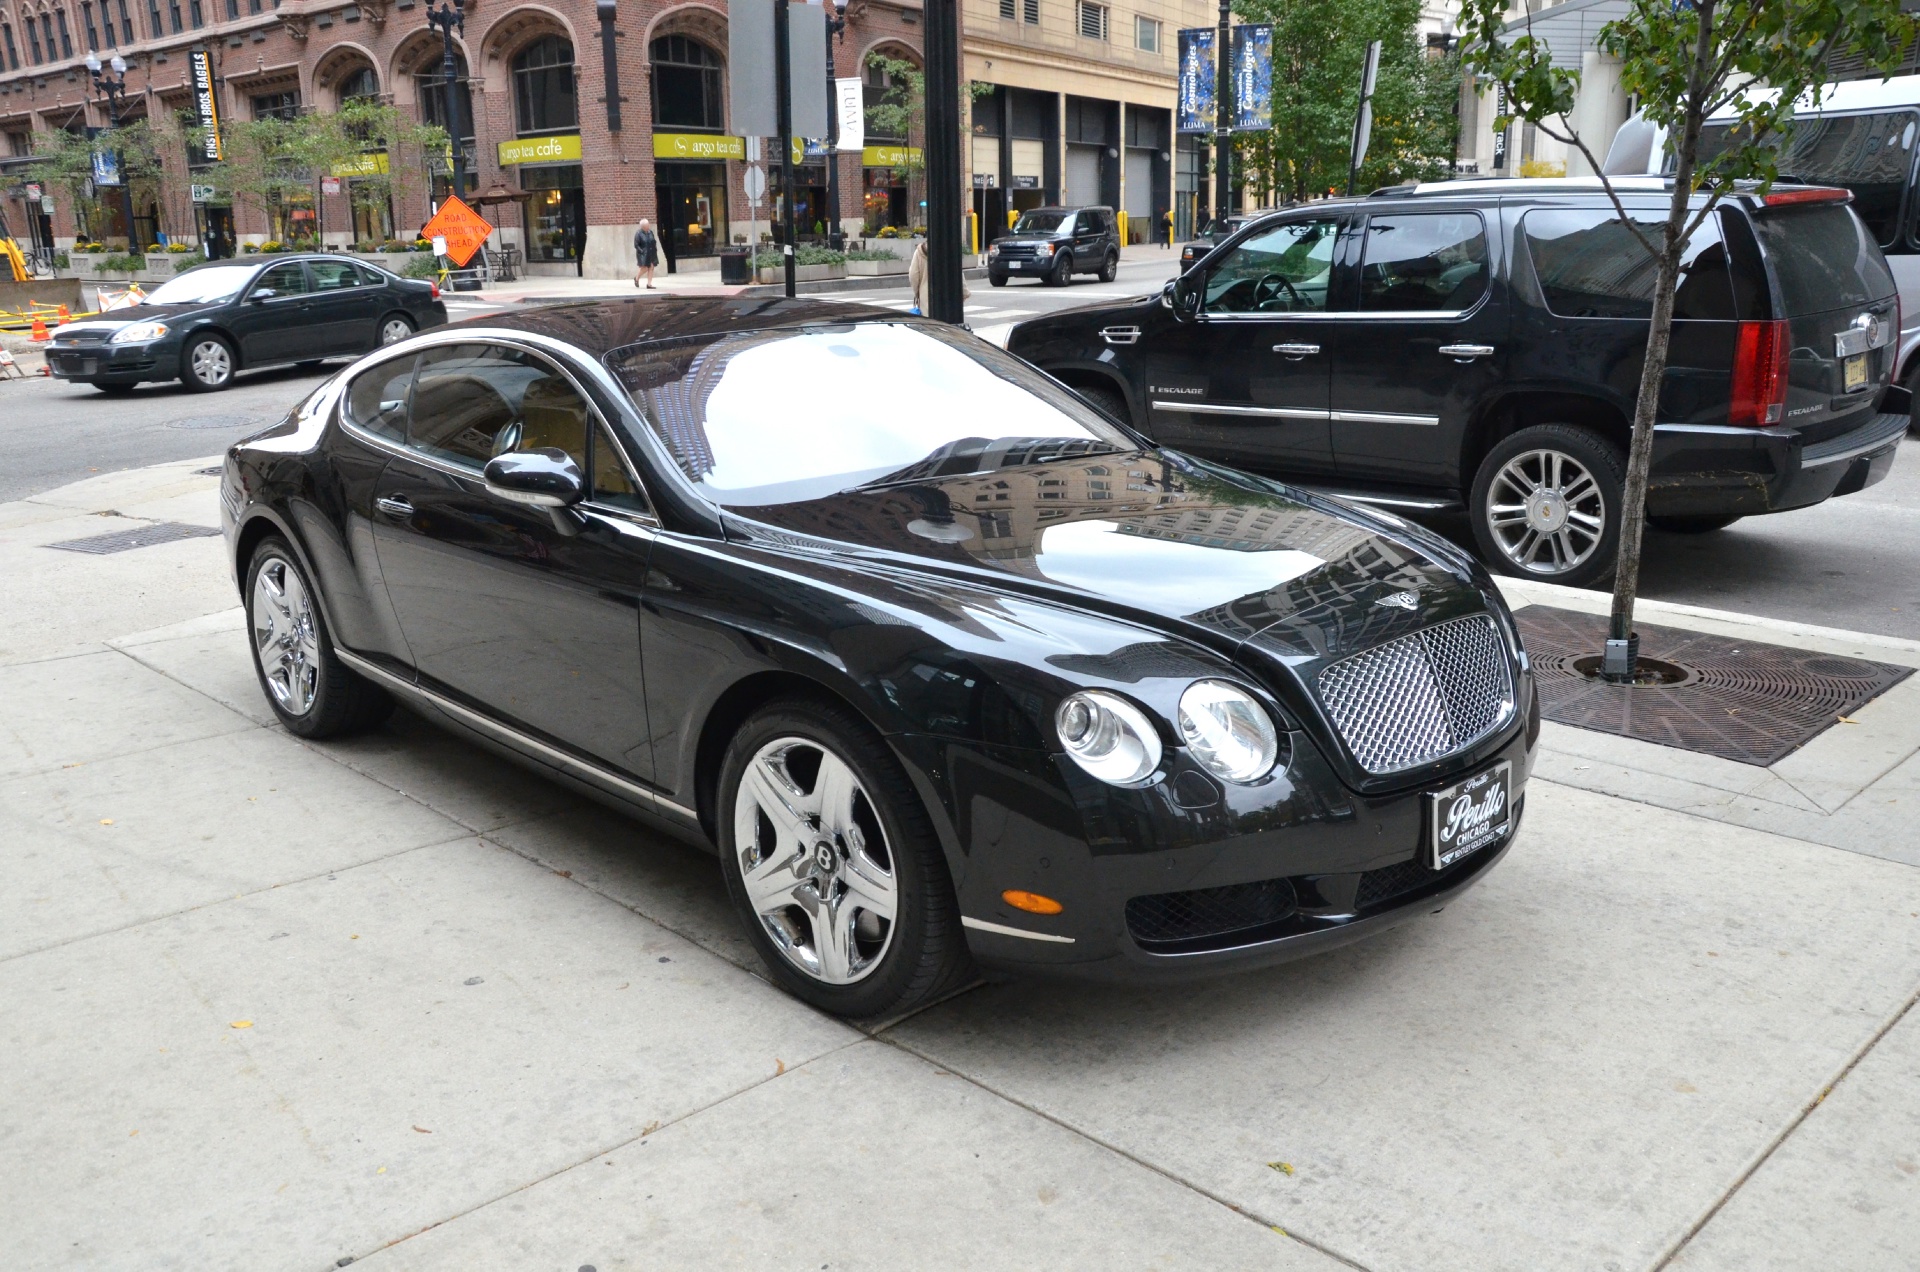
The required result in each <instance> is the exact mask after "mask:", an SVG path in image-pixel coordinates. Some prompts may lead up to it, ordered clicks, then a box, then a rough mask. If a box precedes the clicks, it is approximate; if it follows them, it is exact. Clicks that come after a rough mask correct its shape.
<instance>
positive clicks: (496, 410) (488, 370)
mask: <svg viewBox="0 0 1920 1272" xmlns="http://www.w3.org/2000/svg"><path fill="white" fill-rule="evenodd" d="M591 418H592V413H591V409H590V408H589V407H588V406H587V404H586V402H584V401H583V400H581V397H580V394H579V392H578V391H577V390H575V389H574V387H573V385H572V383H571V382H570V381H568V379H567V378H566V377H565V376H563V375H561V374H560V373H559V372H558V371H556V370H554V369H553V368H552V367H550V366H548V365H547V364H546V363H544V362H542V361H540V360H539V359H538V358H535V357H534V356H533V355H531V354H528V353H523V352H522V351H520V350H518V349H509V348H507V347H505V346H503V345H484V344H470V345H443V346H441V347H440V348H437V349H429V350H427V351H426V352H424V353H422V354H421V355H420V368H419V371H418V372H417V373H416V375H415V377H414V383H413V410H412V412H411V418H410V420H409V423H408V427H407V443H408V445H410V446H413V447H414V448H416V449H418V450H421V451H425V452H426V453H427V454H429V455H432V456H433V457H434V458H436V459H440V460H443V461H446V462H448V463H453V464H458V465H460V466H461V467H463V468H472V469H474V470H476V471H477V470H479V469H481V468H484V467H486V464H487V461H488V460H489V459H492V458H493V457H494V456H495V455H504V454H506V453H508V452H509V451H516V450H532V449H533V448H535V447H539V446H558V447H559V448H560V449H561V450H563V451H565V452H567V454H568V455H571V456H572V457H573V462H574V463H576V464H578V465H579V466H580V471H581V472H583V473H584V472H586V471H587V426H588V422H589V420H590V419H591Z"/></svg>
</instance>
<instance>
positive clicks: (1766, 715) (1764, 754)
mask: <svg viewBox="0 0 1920 1272" xmlns="http://www.w3.org/2000/svg"><path fill="white" fill-rule="evenodd" d="M1513 617H1514V621H1515V622H1517V623H1518V624H1519V626H1520V636H1521V639H1522V640H1523V641H1524V642H1525V644H1526V647H1527V653H1528V654H1529V655H1530V656H1531V657H1532V659H1533V667H1534V671H1535V673H1536V675H1537V677H1538V681H1539V686H1540V708H1541V713H1542V714H1543V715H1545V716H1546V718H1547V719H1549V720H1552V721H1554V722H1555V723H1557V724H1566V725H1571V726H1573V727H1574V728H1576V729H1591V730H1594V731H1595V732H1598V733H1612V734H1616V735H1618V736H1620V737H1627V738H1636V739H1638V740H1640V741H1642V742H1654V743H1658V744H1659V745H1661V746H1671V747H1677V748H1679V749H1680V750H1683V751H1694V752H1697V753H1699V754H1702V755H1717V756H1719V757H1721V758H1722V759H1727V760H1734V761H1736V762H1738V763H1741V764H1756V765H1760V766H1762V767H1765V766H1768V765H1772V764H1777V763H1779V762H1780V761H1781V760H1782V759H1784V758H1786V757H1787V756H1789V755H1791V754H1793V752H1795V751H1797V750H1799V749H1800V748H1801V747H1803V746H1805V745H1806V744H1807V743H1809V742H1811V741H1813V739H1815V738H1817V737H1819V736H1820V735H1821V734H1822V733H1824V732H1826V731H1827V730H1828V729H1830V728H1832V727H1833V726H1834V725H1835V724H1837V723H1839V721H1840V719H1841V717H1843V716H1847V715H1851V714H1852V713H1853V712H1854V711H1857V710H1858V709H1859V708H1861V707H1863V706H1865V705H1866V704H1867V703H1869V702H1871V701H1873V700H1874V699H1875V698H1877V697H1879V696H1880V695H1881V694H1883V693H1885V692H1886V691H1887V690H1888V689H1891V688H1892V687H1893V686H1894V685H1897V684H1899V683H1900V682H1901V681H1902V680H1905V679H1906V678H1907V677H1908V676H1909V675H1911V674H1913V669H1912V668H1910V667H1896V666H1891V665H1889V664H1886V663H1877V662H1868V661H1866V660H1865V659H1860V658H1841V657H1836V656H1835V655H1833V654H1824V653H1820V652H1818V651H1816V650H1810V649H1789V648H1786V647H1784V646H1780V645H1766V644H1761V643H1758V642H1756V641H1749V640H1730V639H1728V638H1727V637H1725V636H1714V635H1709V634H1708V633H1705V632H1690V631H1683V630H1680V629H1678V628H1673V627H1653V626H1647V625H1639V624H1636V628H1635V630H1636V631H1638V633H1639V636H1640V653H1641V655H1642V656H1643V657H1646V658H1656V659H1660V660H1661V661H1663V662H1668V663H1673V664H1675V665H1676V666H1677V667H1678V668H1679V669H1680V670H1681V671H1682V672H1684V673H1685V675H1684V677H1683V678H1682V679H1680V680H1679V681H1678V682H1677V683H1672V684H1660V685H1612V684H1607V683H1605V682H1604V681H1601V680H1598V679H1596V678H1594V677H1592V676H1589V675H1587V674H1585V673H1584V672H1583V671H1581V670H1579V669H1577V668H1576V667H1575V665H1574V664H1575V663H1576V662H1578V661H1580V660H1583V659H1591V658H1593V657H1594V656H1596V655H1598V654H1599V653H1600V651H1601V650H1602V649H1603V648H1604V646H1605V642H1606V639H1607V617H1606V615H1604V614H1583V613H1579V612H1576V611H1574V610H1563V609H1554V608H1552V607H1551V606H1546V605H1529V606H1527V607H1525V608H1524V609H1520V610H1516V611H1514V615H1513Z"/></svg>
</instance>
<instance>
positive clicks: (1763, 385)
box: [1727, 322, 1787, 428]
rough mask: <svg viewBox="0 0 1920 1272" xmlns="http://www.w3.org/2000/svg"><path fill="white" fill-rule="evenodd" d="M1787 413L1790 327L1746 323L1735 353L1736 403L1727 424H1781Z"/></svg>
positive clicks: (1734, 394)
mask: <svg viewBox="0 0 1920 1272" xmlns="http://www.w3.org/2000/svg"><path fill="white" fill-rule="evenodd" d="M1786 413H1787V324H1786V323H1785V322H1743V323H1741V324H1740V339H1739V343H1738V345H1737V346H1736V347H1735V349H1734V353H1733V402H1732V408H1731V410H1729V411H1728V416H1727V422H1728V423H1730V424H1742V425H1746V426H1748V427H1751V428H1764V427H1765V426H1766V425H1768V424H1778V423H1779V422H1780V421H1781V420H1782V419H1784V418H1785V417H1786Z"/></svg>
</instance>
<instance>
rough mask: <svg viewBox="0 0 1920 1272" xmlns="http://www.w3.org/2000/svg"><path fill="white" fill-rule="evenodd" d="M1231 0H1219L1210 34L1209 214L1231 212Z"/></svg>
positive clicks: (1223, 216)
mask: <svg viewBox="0 0 1920 1272" xmlns="http://www.w3.org/2000/svg"><path fill="white" fill-rule="evenodd" d="M1232 22H1233V0H1220V25H1219V26H1218V27H1217V28H1216V29H1215V33H1214V37H1213V64H1214V72H1215V79H1214V97H1213V132H1214V145H1215V150H1214V157H1213V184H1214V193H1213V203H1214V211H1213V214H1214V216H1216V217H1220V218H1222V219H1224V218H1226V217H1229V216H1231V215H1233V45H1232V42H1231V40H1232V35H1233V32H1232V30H1231V29H1230V28H1231V25H1232Z"/></svg>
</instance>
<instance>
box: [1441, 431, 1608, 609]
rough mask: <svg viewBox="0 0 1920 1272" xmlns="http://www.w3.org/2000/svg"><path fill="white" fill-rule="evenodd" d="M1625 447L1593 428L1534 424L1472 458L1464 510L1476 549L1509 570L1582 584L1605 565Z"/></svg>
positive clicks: (1603, 573)
mask: <svg viewBox="0 0 1920 1272" xmlns="http://www.w3.org/2000/svg"><path fill="white" fill-rule="evenodd" d="M1626 469H1627V461H1626V455H1625V453H1624V452H1622V451H1621V449H1620V448H1619V447H1618V446H1615V445H1614V444H1613V443H1612V442H1610V441H1608V440H1607V439H1606V438H1604V437H1601V436H1600V435H1599V434H1597V433H1593V432H1590V431H1588V430H1587V429H1584V428H1576V427H1574V426H1573V425H1570V424H1536V425H1534V426H1532V427H1531V428H1523V429H1521V430H1520V431H1519V432H1517V433H1514V434H1513V435H1512V436H1510V437H1507V438H1504V439H1502V440H1501V442H1500V443H1499V444H1498V445H1496V446H1495V447H1494V448H1493V449H1492V450H1491V451H1489V452H1488V453H1487V457H1486V458H1485V459H1483V460H1482V461H1480V467H1479V470H1478V471H1477V472H1476V473H1475V475H1474V479H1473V492H1472V502H1471V504H1470V505H1469V508H1468V512H1469V515H1470V518H1471V520H1472V522H1473V537H1474V541H1475V542H1476V543H1477V544H1478V545H1479V548H1480V555H1481V558H1482V559H1483V560H1485V561H1486V562H1487V564H1488V565H1490V566H1491V567H1492V568H1494V569H1495V570H1498V571H1499V572H1501V573H1502V574H1508V575H1513V576H1515V577H1517V578H1530V579H1540V580H1542V581H1545V582H1549V583H1565V584H1567V585H1568V586H1571V587H1585V586H1587V585H1588V584H1591V583H1597V582H1600V581H1602V580H1604V579H1606V578H1607V577H1609V576H1610V575H1611V574H1612V573H1613V567H1614V563H1615V560H1616V558H1617V557H1618V555H1619V549H1620V510H1621V506H1622V495H1623V491H1624V489H1625V486H1626Z"/></svg>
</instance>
